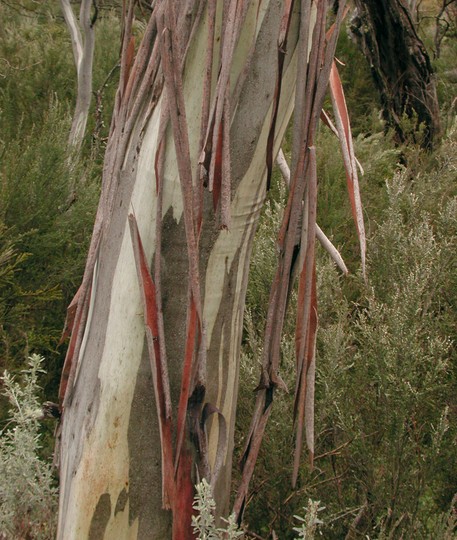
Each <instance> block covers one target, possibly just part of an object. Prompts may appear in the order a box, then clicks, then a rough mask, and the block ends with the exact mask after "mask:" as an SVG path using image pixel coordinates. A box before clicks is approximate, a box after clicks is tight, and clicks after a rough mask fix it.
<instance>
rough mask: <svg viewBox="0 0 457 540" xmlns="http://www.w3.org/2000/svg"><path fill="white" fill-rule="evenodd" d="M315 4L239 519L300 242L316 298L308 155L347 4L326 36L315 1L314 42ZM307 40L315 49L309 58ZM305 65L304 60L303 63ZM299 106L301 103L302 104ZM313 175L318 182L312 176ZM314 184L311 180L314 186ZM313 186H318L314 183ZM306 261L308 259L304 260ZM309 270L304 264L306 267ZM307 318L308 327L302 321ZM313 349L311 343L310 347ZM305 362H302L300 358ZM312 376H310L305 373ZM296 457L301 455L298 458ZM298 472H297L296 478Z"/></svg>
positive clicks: (274, 376) (308, 287)
mask: <svg viewBox="0 0 457 540" xmlns="http://www.w3.org/2000/svg"><path fill="white" fill-rule="evenodd" d="M310 5H311V4H310V2H309V1H306V0H303V1H302V6H301V7H302V14H303V13H304V14H307V18H306V20H304V18H303V17H302V19H301V26H300V38H299V54H300V56H301V58H303V64H304V65H307V67H306V76H303V73H302V70H301V69H300V68H299V69H298V70H297V90H296V111H297V110H298V111H300V115H299V116H298V117H297V116H295V120H294V128H293V149H295V150H293V152H294V153H293V155H294V156H295V157H294V158H293V159H294V165H293V170H294V173H293V178H292V182H291V186H290V192H289V198H288V203H287V207H286V209H285V212H284V217H283V222H282V225H281V230H280V233H279V249H280V259H279V263H278V270H277V272H276V276H275V280H274V283H273V286H272V291H271V294H270V300H269V309H268V314H267V323H266V329H265V341H264V350H263V360H262V372H261V378H260V383H259V386H258V388H257V398H256V405H255V410H254V414H253V419H252V422H251V427H250V432H249V436H248V438H247V442H246V446H245V450H244V453H243V457H242V461H241V466H242V479H241V484H240V486H239V489H238V494H237V497H236V499H235V503H234V512H235V514H236V515H237V518H238V520H240V519H241V514H242V511H243V508H244V504H245V499H246V495H247V489H248V484H249V480H250V477H251V475H252V472H253V468H254V463H255V460H256V458H257V455H258V452H259V448H260V444H261V441H262V438H263V434H264V431H265V427H266V423H267V421H268V417H269V415H270V412H271V403H272V400H273V396H274V390H275V388H276V387H278V386H284V383H282V379H281V377H280V376H279V373H278V370H279V358H280V335H281V331H282V326H283V322H284V316H285V309H286V304H287V291H289V290H290V286H289V285H290V280H291V279H292V268H291V266H292V262H293V260H294V256H293V254H294V252H295V251H296V249H297V238H298V246H299V248H300V250H304V253H305V255H306V256H305V255H303V254H302V255H301V257H300V258H301V259H302V260H303V261H305V259H306V271H305V273H304V274H303V273H302V278H301V281H302V283H301V288H302V291H305V293H302V294H305V296H306V297H307V298H309V299H311V297H312V290H313V279H314V278H313V275H314V237H315V204H316V203H315V198H316V195H317V192H316V174H315V164H314V165H313V163H312V162H313V158H311V159H309V154H310V153H311V154H313V151H311V152H310V151H309V150H308V148H311V147H313V141H314V134H315V130H316V126H317V121H318V119H319V114H320V110H321V108H322V102H323V99H324V96H325V91H326V88H327V86H328V81H329V76H330V69H331V65H332V61H333V55H334V51H335V46H336V37H337V34H338V30H339V26H340V24H341V20H342V16H343V9H344V2H340V5H339V9H338V13H337V17H336V22H335V28H336V31H335V32H334V33H333V34H332V35H330V36H329V37H328V38H327V39H326V33H325V19H326V10H327V2H325V1H320V2H317V3H315V4H313V6H314V9H315V21H316V22H315V25H314V29H313V35H312V40H309V29H308V25H309V21H310V17H309V14H310V9H311V7H310ZM308 42H310V45H311V49H310V51H309V60H308V62H306V60H305V59H308ZM301 64H302V63H301V62H299V66H300V65H301ZM297 105H298V106H297ZM313 178H314V180H313ZM310 182H311V184H312V185H311V184H310ZM313 186H314V187H313ZM303 200H304V202H305V209H306V212H307V213H308V219H310V220H311V222H312V225H311V226H310V225H309V222H308V223H307V231H306V235H305V237H306V239H307V240H306V243H305V242H304V239H302V241H300V240H299V238H300V236H301V235H300V232H299V230H300V219H301V215H302V213H303ZM303 264H305V263H303ZM304 268H305V266H304ZM303 309H304V311H303V314H302V318H301V319H300V325H301V328H299V329H298V332H299V336H301V338H300V339H302V340H303V339H304V340H305V343H311V341H312V335H313V334H315V330H313V329H312V328H313V326H316V325H317V319H316V324H314V317H315V303H314V302H313V301H312V300H308V301H307V302H306V303H305V302H304V305H303ZM302 321H304V324H305V328H303V324H301V322H302ZM308 349H309V347H308ZM304 354H306V358H305V357H304V356H303V358H302V361H301V366H303V365H304V364H306V366H307V367H308V372H307V373H305V374H304V373H303V370H302V369H301V370H300V372H299V373H298V374H297V377H298V378H299V382H298V383H297V394H298V395H304V392H305V391H306V386H307V384H308V383H309V384H311V383H312V382H313V377H312V372H313V361H312V357H311V356H310V355H309V354H308V353H307V351H306V348H305V352H304ZM297 363H298V365H299V366H300V363H299V361H298V362H297ZM306 374H307V375H308V377H307V380H305V379H306V377H305V376H304V375H306ZM308 396H312V390H311V389H310V390H309V391H308ZM309 403H310V402H309V401H308V405H307V407H303V409H307V410H308V411H309V412H310V413H311V412H312V407H311V405H310V404H309ZM301 412H302V415H304V416H305V417H306V418H304V419H303V420H300V422H299V423H297V444H296V455H297V453H298V454H299V453H300V452H301V450H300V447H301V444H300V442H301V436H302V435H301V433H302V429H303V422H304V423H305V424H306V425H307V427H308V429H307V432H308V437H307V439H308V443H309V445H310V446H312V436H311V434H310V431H311V429H310V428H311V427H312V426H311V425H310V416H309V415H307V413H306V412H305V410H303V411H301ZM296 459H297V458H296ZM295 476H296V474H294V475H293V481H295Z"/></svg>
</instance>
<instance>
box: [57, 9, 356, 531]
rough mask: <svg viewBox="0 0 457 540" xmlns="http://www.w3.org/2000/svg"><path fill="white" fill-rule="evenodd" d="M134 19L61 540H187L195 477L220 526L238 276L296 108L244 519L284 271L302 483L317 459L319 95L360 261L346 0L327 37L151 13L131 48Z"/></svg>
mask: <svg viewBox="0 0 457 540" xmlns="http://www.w3.org/2000/svg"><path fill="white" fill-rule="evenodd" d="M134 5H135V2H133V1H131V2H124V3H123V11H124V17H123V20H124V24H123V40H122V55H121V72H120V84H119V88H118V92H117V96H116V103H115V107H114V115H113V120H112V123H111V130H110V136H109V140H108V145H107V151H106V155H105V163H104V170H103V183H102V191H101V196H100V203H99V207H98V211H97V216H96V222H95V225H94V231H93V236H92V240H91V245H90V249H89V254H88V259H87V263H86V269H85V273H84V277H83V281H82V285H81V287H80V289H79V292H78V294H77V297H76V299H75V301H74V302H73V303H72V306H73V307H72V309H71V313H72V315H71V317H72V318H73V324H72V335H71V340H70V344H69V348H68V354H67V358H66V360H65V365H64V369H63V374H62V382H61V388H60V392H59V394H60V399H61V404H62V409H63V411H62V423H61V426H60V430H61V433H60V440H61V452H60V456H61V464H60V472H61V477H60V478H61V486H60V507H59V529H58V539H59V540H73V539H74V540H82V539H86V538H90V539H94V540H95V539H97V540H98V539H101V538H104V539H106V540H108V539H113V540H114V539H115V540H118V539H122V540H123V539H126V538H129V539H130V538H132V539H140V540H149V539H152V538H157V539H166V538H170V537H172V538H173V539H174V540H187V539H191V538H193V532H192V528H191V517H192V502H193V500H192V497H193V489H194V484H195V483H196V482H197V480H198V478H203V477H205V478H206V479H207V480H208V481H209V482H210V483H211V485H212V487H213V489H214V495H215V499H216V502H217V504H218V512H219V513H221V514H227V513H228V510H229V500H230V487H231V467H232V453H233V446H234V427H235V411H236V402H237V393H238V372H239V358H240V344H241V336H242V329H243V312H244V302H245V294H246V287H247V281H248V270H249V259H250V254H251V249H252V242H253V238H254V234H255V230H256V226H257V222H258V218H259V214H260V211H261V208H262V204H263V202H264V200H265V194H266V190H267V186H268V183H269V179H270V177H271V168H272V164H273V162H274V157H275V156H276V155H277V153H278V151H279V146H280V143H281V140H282V138H283V136H284V133H285V131H286V128H287V125H288V122H289V119H290V116H291V114H292V111H293V109H294V107H295V119H294V127H293V130H292V132H293V153H292V166H291V182H290V190H289V198H288V202H287V207H286V209H285V211H284V215H283V221H282V224H281V230H280V233H279V238H278V268H277V272H276V275H275V279H274V283H273V285H272V294H271V297H270V306H269V310H268V317H267V324H266V329H265V339H264V351H263V355H262V369H261V374H260V382H259V385H258V387H257V389H256V393H257V400H256V405H255V411H254V413H253V420H252V423H251V427H250V432H249V434H248V437H247V439H246V441H247V444H246V448H245V452H244V454H243V460H242V469H243V471H242V481H241V483H240V486H239V487H238V493H237V497H236V501H235V504H234V510H235V512H236V515H237V517H238V519H239V520H241V518H242V512H243V508H244V506H245V501H246V497H247V493H248V487H249V481H250V478H251V475H252V473H253V470H254V465H255V461H256V458H257V455H258V451H259V448H260V445H261V442H262V438H263V434H264V431H265V426H266V423H267V421H268V417H269V414H270V411H271V405H272V401H273V398H274V395H275V390H276V389H277V388H278V387H284V383H283V382H282V379H281V376H280V367H281V366H280V364H281V363H280V356H281V347H280V344H281V333H282V326H283V322H284V317H285V312H286V306H287V304H288V291H290V290H291V289H292V287H291V285H292V284H291V280H292V278H291V276H293V275H295V272H294V269H293V268H292V266H293V265H295V263H296V264H297V266H298V271H299V272H298V273H299V277H298V279H299V295H298V297H299V298H298V314H297V323H296V354H297V383H296V388H295V395H296V404H295V410H294V415H295V419H296V442H295V452H294V469H293V482H294V483H295V482H296V480H297V477H298V474H299V464H300V462H301V457H302V450H303V446H305V443H306V446H307V448H308V451H309V453H310V455H311V456H312V455H313V452H314V435H313V411H314V405H313V402H314V400H313V397H314V374H315V344H316V331H317V299H316V272H315V255H314V244H315V236H316V226H315V225H316V224H315V220H316V208H317V171H316V151H315V146H314V142H315V135H316V129H317V124H318V121H319V117H320V114H321V109H322V104H323V101H324V98H325V95H326V92H327V87H328V83H329V78H331V79H330V80H331V81H332V82H331V92H332V95H333V94H335V95H334V99H333V100H332V101H333V102H334V106H335V107H336V109H339V110H338V115H337V118H336V120H337V127H338V129H337V132H338V136H339V137H340V141H341V142H342V147H344V148H345V150H344V151H343V156H344V159H345V164H346V174H347V183H348V188H349V192H350V197H351V201H355V203H354V204H353V205H352V206H353V212H354V219H355V220H356V224H357V231H358V234H359V236H360V238H361V250H362V260H363V258H364V240H363V238H364V235H363V224H362V222H361V208H360V205H359V204H358V202H357V201H359V194H358V187H357V186H358V183H357V178H356V174H357V173H356V167H355V158H354V156H353V153H352V150H351V149H352V146H351V144H350V142H349V140H348V137H349V123H348V118H347V111H346V110H345V103H344V100H343V99H342V98H341V95H340V91H339V83H338V78H337V77H336V74H335V72H334V70H335V69H336V68H335V67H334V61H333V56H334V51H335V45H336V41H337V37H338V32H339V27H340V24H341V20H342V17H343V14H344V2H343V1H341V2H340V5H339V8H338V10H337V14H336V17H335V22H334V24H333V25H331V27H330V28H328V25H327V11H328V8H329V5H328V2H327V1H326V0H301V1H300V2H299V1H296V2H293V1H292V0H284V1H281V0H257V1H254V0H252V1H249V0H217V1H216V0H208V1H205V0H186V1H185V2H178V1H173V0H157V1H156V2H154V3H153V10H152V13H151V17H150V20H149V22H148V25H147V27H146V29H145V31H144V36H143V39H142V41H141V43H140V44H139V46H136V45H135V41H134V36H133V32H132V28H133V14H134ZM331 73H333V75H332V76H331ZM336 94H338V95H336ZM272 234H275V233H272ZM297 253H298V256H297ZM75 306H77V307H76V308H75Z"/></svg>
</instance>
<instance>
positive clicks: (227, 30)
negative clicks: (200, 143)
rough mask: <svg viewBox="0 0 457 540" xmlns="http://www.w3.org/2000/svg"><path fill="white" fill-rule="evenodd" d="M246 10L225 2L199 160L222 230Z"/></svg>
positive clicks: (243, 3)
mask: <svg viewBox="0 0 457 540" xmlns="http://www.w3.org/2000/svg"><path fill="white" fill-rule="evenodd" d="M248 8H249V2H247V0H238V1H234V0H231V1H229V2H224V16H223V30H222V36H221V41H222V43H221V51H222V54H221V66H220V72H219V77H218V81H217V85H216V91H215V98H214V103H213V106H212V108H211V113H210V118H209V121H208V129H207V132H206V135H205V144H204V147H203V150H202V154H201V157H200V164H202V165H203V166H204V167H205V168H206V170H207V173H208V188H209V190H210V191H211V192H213V199H214V209H215V210H216V209H217V207H218V206H219V204H220V226H221V228H228V227H229V226H230V202H231V201H230V199H231V166H230V123H231V99H230V70H231V67H232V59H233V54H234V52H235V46H236V43H237V41H238V38H239V35H240V32H241V28H242V26H243V23H244V20H245V17H246V13H247V10H248Z"/></svg>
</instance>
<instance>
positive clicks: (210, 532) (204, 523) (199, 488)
mask: <svg viewBox="0 0 457 540" xmlns="http://www.w3.org/2000/svg"><path fill="white" fill-rule="evenodd" d="M193 508H194V510H195V515H193V516H192V528H193V531H194V534H195V536H196V538H197V539H198V540H235V539H236V538H242V537H243V531H240V530H239V529H238V527H237V524H236V521H235V516H234V514H232V515H230V516H229V518H228V519H224V518H222V519H223V521H225V522H226V523H227V526H226V527H217V526H216V520H215V517H214V515H215V511H216V502H215V501H214V497H213V492H212V489H211V486H210V485H209V484H208V482H207V481H206V479H205V478H203V480H202V481H201V482H199V483H198V484H197V485H196V493H195V498H194V504H193Z"/></svg>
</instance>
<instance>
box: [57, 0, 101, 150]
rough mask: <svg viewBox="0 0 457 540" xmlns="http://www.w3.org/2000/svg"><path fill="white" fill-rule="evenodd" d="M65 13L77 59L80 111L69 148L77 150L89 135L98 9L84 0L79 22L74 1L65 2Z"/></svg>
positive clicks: (63, 6) (92, 1) (91, 2)
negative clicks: (73, 5) (88, 125)
mask: <svg viewBox="0 0 457 540" xmlns="http://www.w3.org/2000/svg"><path fill="white" fill-rule="evenodd" d="M61 5H62V12H63V15H64V18H65V22H66V23H67V27H68V31H69V32H70V36H71V46H72V49H73V57H74V59H75V66H76V74H77V81H78V90H77V93H76V107H75V112H74V114H73V121H72V124H71V130H70V136H69V144H70V145H71V146H74V147H75V148H76V149H79V148H80V147H81V144H82V141H83V138H84V134H85V132H86V125H87V119H88V117H89V109H90V102H91V99H92V72H93V62H94V50H95V22H96V20H97V16H98V7H97V2H96V1H95V0H82V1H81V6H80V9H79V22H78V19H77V18H76V16H75V13H74V11H73V9H72V7H71V4H70V0H61Z"/></svg>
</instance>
